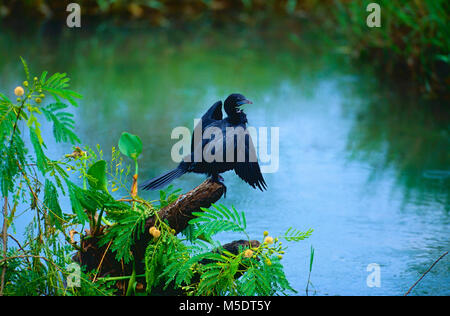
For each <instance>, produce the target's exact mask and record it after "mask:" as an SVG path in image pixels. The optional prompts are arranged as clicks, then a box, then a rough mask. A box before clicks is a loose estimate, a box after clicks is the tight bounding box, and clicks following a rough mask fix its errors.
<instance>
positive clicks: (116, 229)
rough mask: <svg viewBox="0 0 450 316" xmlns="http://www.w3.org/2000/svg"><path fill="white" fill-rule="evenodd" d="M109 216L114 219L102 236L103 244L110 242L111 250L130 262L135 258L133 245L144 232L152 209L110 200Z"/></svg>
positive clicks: (118, 256) (117, 257)
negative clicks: (132, 206) (133, 206)
mask: <svg viewBox="0 0 450 316" xmlns="http://www.w3.org/2000/svg"><path fill="white" fill-rule="evenodd" d="M106 207H108V212H107V218H108V219H109V220H112V221H114V223H115V224H113V225H112V226H110V227H109V228H108V230H107V232H106V233H105V235H104V236H103V237H102V240H101V245H105V244H107V243H109V242H112V244H111V250H112V251H114V252H115V253H116V259H117V260H118V261H120V260H122V259H123V261H124V263H129V262H130V261H131V260H132V259H133V255H132V253H131V247H132V246H133V243H134V240H135V239H136V238H139V237H140V236H141V234H142V233H143V232H144V225H145V220H146V219H147V218H148V217H149V216H150V215H151V214H152V212H151V209H148V208H146V207H143V206H141V205H139V206H138V207H137V208H136V209H133V208H131V207H130V206H129V205H127V204H125V203H120V202H112V201H111V202H110V203H109V204H107V205H106Z"/></svg>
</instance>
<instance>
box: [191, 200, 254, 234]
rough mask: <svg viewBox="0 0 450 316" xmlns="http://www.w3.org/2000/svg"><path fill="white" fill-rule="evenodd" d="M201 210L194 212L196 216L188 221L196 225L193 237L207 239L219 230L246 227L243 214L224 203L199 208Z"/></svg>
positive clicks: (239, 229) (235, 229)
mask: <svg viewBox="0 0 450 316" xmlns="http://www.w3.org/2000/svg"><path fill="white" fill-rule="evenodd" d="M201 210H202V212H194V213H193V215H195V216H197V218H195V219H193V220H191V221H190V222H189V223H190V224H191V225H195V224H199V225H197V226H198V228H197V230H196V234H195V236H194V237H195V238H196V237H198V236H203V237H205V238H207V239H211V237H212V236H213V235H215V234H217V233H219V232H227V231H234V232H243V233H245V229H246V228H247V222H246V219H245V214H244V213H243V212H241V213H240V214H239V213H238V211H236V209H235V208H234V207H232V208H231V210H230V209H228V208H227V207H226V206H225V205H222V204H220V205H215V204H213V205H212V208H210V209H207V208H201Z"/></svg>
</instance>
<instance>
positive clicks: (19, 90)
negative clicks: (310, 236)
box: [14, 86, 25, 97]
mask: <svg viewBox="0 0 450 316" xmlns="http://www.w3.org/2000/svg"><path fill="white" fill-rule="evenodd" d="M24 93H25V91H24V90H23V88H22V87H21V86H17V87H16V88H15V89H14V94H15V95H17V96H18V97H21V96H23V94H24Z"/></svg>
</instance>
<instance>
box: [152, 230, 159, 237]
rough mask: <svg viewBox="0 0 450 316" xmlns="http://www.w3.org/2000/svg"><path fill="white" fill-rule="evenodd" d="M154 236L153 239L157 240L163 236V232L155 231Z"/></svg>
mask: <svg viewBox="0 0 450 316" xmlns="http://www.w3.org/2000/svg"><path fill="white" fill-rule="evenodd" d="M152 235H153V238H155V239H157V238H159V236H161V232H160V231H159V230H158V229H155V230H154V231H153V234H152Z"/></svg>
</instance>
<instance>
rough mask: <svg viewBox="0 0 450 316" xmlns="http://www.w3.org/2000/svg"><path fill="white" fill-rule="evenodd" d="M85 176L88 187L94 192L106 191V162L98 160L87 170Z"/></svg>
mask: <svg viewBox="0 0 450 316" xmlns="http://www.w3.org/2000/svg"><path fill="white" fill-rule="evenodd" d="M87 174H88V175H89V177H88V182H89V186H90V187H91V188H92V189H95V190H103V191H105V192H107V191H108V189H107V179H106V161H104V160H99V161H97V162H96V163H94V164H93V165H92V166H91V167H90V168H89V170H88V172H87Z"/></svg>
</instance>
